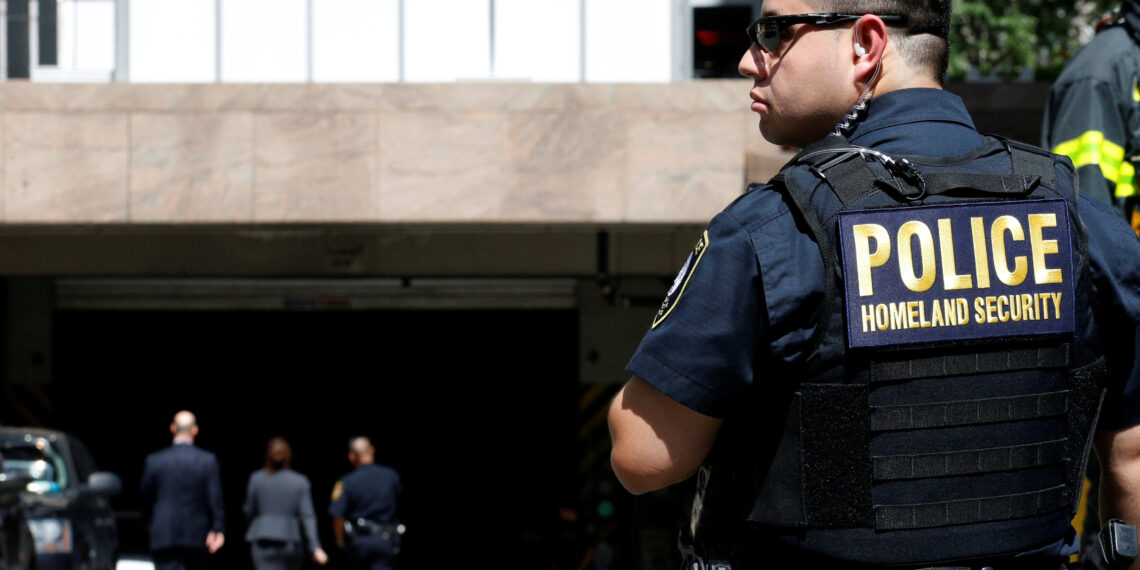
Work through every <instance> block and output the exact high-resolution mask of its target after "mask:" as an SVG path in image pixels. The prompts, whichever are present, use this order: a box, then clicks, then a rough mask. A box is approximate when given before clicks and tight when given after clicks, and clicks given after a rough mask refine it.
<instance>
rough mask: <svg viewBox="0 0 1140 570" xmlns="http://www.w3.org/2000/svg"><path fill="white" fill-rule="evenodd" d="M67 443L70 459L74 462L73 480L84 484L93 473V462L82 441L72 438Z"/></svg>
mask: <svg viewBox="0 0 1140 570" xmlns="http://www.w3.org/2000/svg"><path fill="white" fill-rule="evenodd" d="M67 443H68V445H69V446H70V447H71V459H72V460H74V461H75V480H76V481H79V482H85V481H87V478H88V477H90V476H91V474H92V473H94V472H95V460H94V459H92V458H91V453H90V452H88V451H87V446H86V445H83V442H82V441H79V440H78V439H75V438H74V437H72V438H71V439H68V440H67Z"/></svg>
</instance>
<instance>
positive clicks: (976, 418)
mask: <svg viewBox="0 0 1140 570" xmlns="http://www.w3.org/2000/svg"><path fill="white" fill-rule="evenodd" d="M1068 394H1069V392H1068V391H1067V390H1065V391H1061V392H1048V393H1045V394H1029V395H1027V396H1013V397H1008V398H986V399H982V400H965V401H958V402H943V403H937V404H913V405H907V406H881V407H876V408H872V409H871V430H872V431H895V430H912V429H931V428H941V427H949V426H960V425H974V424H987V423H997V422H1011V421H1019V420H1031V419H1036V418H1047V417H1052V416H1059V415H1062V414H1064V413H1065V411H1066V410H1067V409H1068Z"/></svg>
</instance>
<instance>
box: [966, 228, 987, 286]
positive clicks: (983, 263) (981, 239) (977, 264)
mask: <svg viewBox="0 0 1140 570" xmlns="http://www.w3.org/2000/svg"><path fill="white" fill-rule="evenodd" d="M970 232H971V233H972V234H973V236H974V270H975V272H976V273H977V274H978V288H979V289H988V288H989V286H990V256H989V250H987V249H986V226H985V221H984V220H982V219H981V218H970Z"/></svg>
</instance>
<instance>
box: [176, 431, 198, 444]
mask: <svg viewBox="0 0 1140 570" xmlns="http://www.w3.org/2000/svg"><path fill="white" fill-rule="evenodd" d="M174 443H194V436H192V435H187V434H184V433H180V434H178V435H176V436H174Z"/></svg>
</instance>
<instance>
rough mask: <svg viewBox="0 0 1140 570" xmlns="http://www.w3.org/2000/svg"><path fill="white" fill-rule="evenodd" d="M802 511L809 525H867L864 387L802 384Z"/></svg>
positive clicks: (867, 440)
mask: <svg viewBox="0 0 1140 570" xmlns="http://www.w3.org/2000/svg"><path fill="white" fill-rule="evenodd" d="M800 394H801V400H800V413H801V414H802V416H801V418H800V438H801V441H802V444H803V477H804V509H805V511H806V514H807V523H808V525H809V526H824V527H853V526H864V527H865V526H869V525H870V523H871V517H872V510H871V452H870V446H871V433H870V430H868V426H867V386H866V385H859V384H803V385H802V386H801V391H800Z"/></svg>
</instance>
